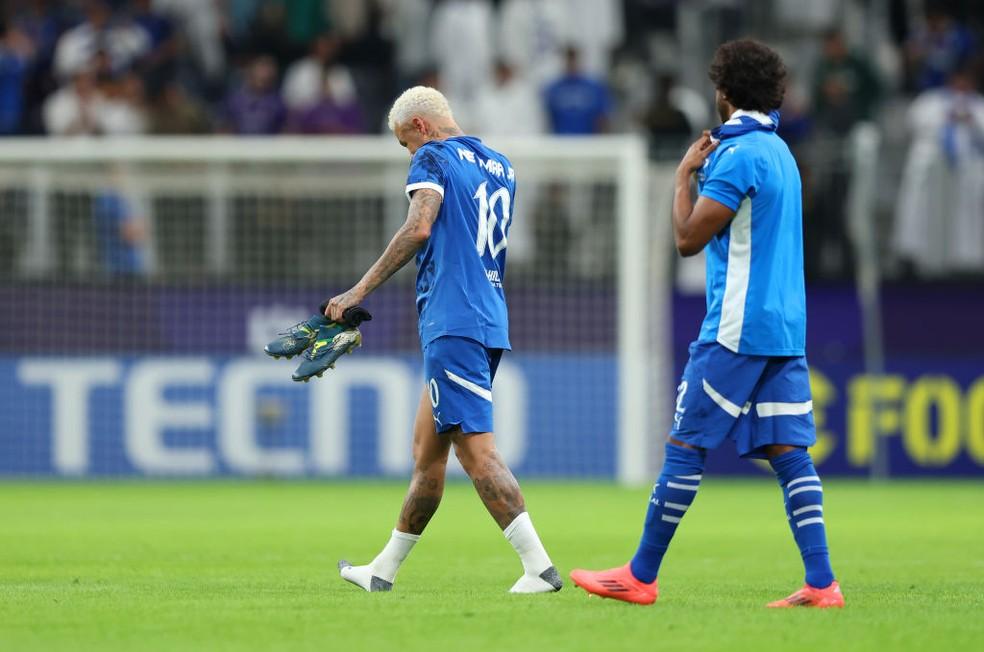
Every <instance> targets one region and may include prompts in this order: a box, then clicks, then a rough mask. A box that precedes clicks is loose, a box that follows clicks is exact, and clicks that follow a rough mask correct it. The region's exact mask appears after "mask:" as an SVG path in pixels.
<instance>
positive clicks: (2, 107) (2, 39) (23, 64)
mask: <svg viewBox="0 0 984 652" xmlns="http://www.w3.org/2000/svg"><path fill="white" fill-rule="evenodd" d="M32 54H33V46H32V44H31V41H30V40H29V39H28V38H27V37H26V36H25V35H24V34H22V33H21V32H20V31H19V30H17V29H15V28H14V27H10V26H7V25H4V24H0V136H9V135H11V134H14V133H17V132H18V130H19V129H20V125H21V116H22V115H23V113H24V82H25V78H26V77H27V71H28V65H29V63H30V59H31V56H32Z"/></svg>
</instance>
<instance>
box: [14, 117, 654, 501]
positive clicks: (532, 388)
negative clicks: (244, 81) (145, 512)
mask: <svg viewBox="0 0 984 652" xmlns="http://www.w3.org/2000/svg"><path fill="white" fill-rule="evenodd" d="M488 144H489V145H490V146H492V147H493V148H495V149H497V150H499V151H501V152H503V153H504V154H505V155H506V156H507V157H509V158H510V160H511V162H512V164H513V166H514V168H515V170H516V176H517V188H518V189H517V197H516V203H515V206H514V208H513V214H514V219H513V224H512V226H511V231H510V234H509V242H508V252H509V256H508V261H509V263H508V273H507V277H506V292H507V298H508V299H509V304H510V319H511V333H512V339H513V347H514V352H513V354H511V355H510V356H507V357H506V359H505V360H506V364H504V365H503V368H502V373H501V375H500V376H499V377H498V378H497V382H496V384H495V392H496V393H495V396H496V424H497V427H496V430H497V436H498V438H499V439H500V442H501V445H502V448H503V451H504V455H505V456H506V458H507V460H509V461H510V462H511V463H512V464H514V465H515V466H516V467H517V472H519V473H522V474H523V475H524V476H539V477H573V478H577V477H589V478H611V479H617V480H619V481H621V482H624V483H628V484H641V483H644V482H648V481H649V480H650V479H651V476H652V474H653V471H654V466H656V465H658V462H659V451H658V450H657V449H658V448H659V447H657V446H654V442H658V441H659V440H660V439H661V438H662V437H663V436H664V435H663V433H662V431H663V430H665V427H666V419H667V418H668V415H667V413H666V406H667V405H669V403H670V402H671V396H670V395H671V392H670V388H669V382H670V376H671V374H672V367H673V365H672V359H671V353H670V350H671V347H670V344H669V337H670V335H671V333H670V329H669V328H668V324H669V319H670V295H669V288H670V280H669V279H670V276H669V264H670V251H671V248H670V246H669V242H668V240H667V237H668V235H669V228H668V215H667V210H668V208H669V204H668V201H669V194H668V192H669V190H670V187H669V182H668V178H669V174H670V173H668V172H667V171H666V170H663V169H661V168H653V169H651V168H650V165H649V163H648V161H647V158H646V149H645V145H644V142H643V141H642V140H641V139H640V138H637V137H634V136H602V137H592V138H552V137H544V138H522V139H504V138H503V139H500V138H494V139H489V141H488ZM408 162H409V159H408V156H407V154H406V151H405V150H403V149H402V148H400V147H399V146H398V145H397V144H396V143H395V142H394V141H393V139H392V138H388V137H369V136H367V137H346V138H302V137H278V138H237V137H224V136H214V137H204V138H192V137H175V138H113V139H100V140H95V139H85V138H79V139H56V138H52V139H27V138H14V139H5V140H4V142H3V144H2V146H0V211H2V214H3V224H2V227H0V228H2V230H0V247H2V249H3V253H4V257H5V258H6V260H5V261H4V263H3V265H2V267H0V298H2V312H0V326H2V328H0V474H3V475H10V474H41V475H43V474H94V475H102V474H105V475H140V474H150V475H153V474H157V475H209V474H272V475H316V476H317V475H328V476H348V475H356V476H360V475H387V474H397V473H401V472H402V471H403V470H405V469H406V468H408V465H409V445H408V444H409V435H410V432H409V431H410V426H411V423H412V413H413V409H414V408H415V406H416V401H417V399H419V395H420V394H419V392H420V390H419V387H421V386H422V384H421V383H419V382H418V376H419V346H418V344H417V342H416V314H415V310H414V307H413V272H412V271H411V270H409V269H407V270H403V271H401V272H400V273H399V274H397V275H396V277H394V279H392V280H391V281H390V282H389V283H387V284H386V285H385V286H384V287H383V288H380V290H379V291H377V293H376V294H375V295H373V296H372V297H370V298H369V300H368V302H367V303H368V305H369V307H370V308H371V309H373V310H374V312H376V313H377V315H378V319H377V320H374V321H373V322H372V323H371V324H367V325H366V327H365V329H364V332H365V339H366V346H365V347H364V348H363V350H361V351H359V352H358V353H357V354H355V355H354V356H351V357H348V358H346V359H345V360H343V361H341V362H340V364H339V366H338V369H337V370H335V372H332V373H330V374H326V376H325V378H324V379H321V380H317V381H315V382H312V383H310V386H302V387H297V386H295V385H294V384H292V383H291V382H290V381H289V377H290V371H291V369H292V367H291V366H290V365H289V363H288V364H287V365H286V366H285V365H284V363H283V361H281V362H280V363H279V364H278V363H275V362H274V361H270V360H267V359H265V358H263V357H262V356H258V355H256V352H257V350H258V345H260V344H261V343H262V341H263V339H264V338H265V337H268V336H269V335H270V334H271V333H272V332H275V328H277V327H279V328H283V327H285V326H287V325H289V323H291V321H292V320H294V321H296V320H297V319H300V318H304V317H306V316H307V315H306V314H305V312H310V309H311V308H312V307H313V306H314V305H317V301H320V300H321V299H323V298H325V297H326V296H328V295H330V294H331V293H332V292H337V291H341V290H344V289H346V288H347V287H348V286H349V285H351V284H352V283H354V282H355V281H356V280H357V279H358V277H359V275H360V274H361V273H362V272H363V271H364V270H365V268H367V267H368V265H369V264H371V262H372V261H373V260H374V259H375V257H376V256H378V254H379V253H380V252H381V251H382V249H383V248H384V246H385V244H386V242H387V241H388V239H389V237H390V236H391V235H392V233H393V232H394V231H395V229H396V228H397V227H398V226H399V224H400V223H401V222H402V220H403V218H404V217H405V215H406V198H405V197H404V194H403V186H404V181H405V178H406V170H407V165H408ZM408 267H412V265H410V266H408ZM53 324H58V325H59V326H58V328H59V329H66V330H64V331H61V330H59V332H60V333H63V334H64V335H65V336H64V337H63V336H58V337H52V336H51V334H50V333H49V334H46V331H47V330H48V329H50V328H52V325H53ZM408 415H409V417H411V418H408ZM394 431H395V432H394Z"/></svg>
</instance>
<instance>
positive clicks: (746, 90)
mask: <svg viewBox="0 0 984 652" xmlns="http://www.w3.org/2000/svg"><path fill="white" fill-rule="evenodd" d="M707 76H708V77H710V78H711V81H712V82H714V87H715V88H717V89H718V90H719V91H721V92H722V93H723V94H724V96H725V98H726V99H727V100H728V103H730V104H731V105H732V106H733V107H735V108H736V109H745V110H746V111H761V112H763V113H768V112H769V111H773V110H775V109H778V108H779V106H780V105H781V104H782V98H783V95H785V93H786V66H785V65H784V64H783V62H782V59H780V58H779V55H778V54H776V51H775V50H773V49H772V48H770V47H769V46H767V45H765V44H764V43H759V42H758V41H755V40H752V39H740V40H738V41H728V42H727V43H725V44H723V45H722V46H721V47H719V48H718V49H717V52H715V53H714V60H713V61H711V67H710V70H708V73H707Z"/></svg>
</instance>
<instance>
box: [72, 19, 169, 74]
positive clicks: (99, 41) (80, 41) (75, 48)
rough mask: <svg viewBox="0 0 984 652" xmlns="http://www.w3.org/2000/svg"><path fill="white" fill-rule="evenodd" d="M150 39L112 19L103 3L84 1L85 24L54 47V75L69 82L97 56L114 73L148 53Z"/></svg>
mask: <svg viewBox="0 0 984 652" xmlns="http://www.w3.org/2000/svg"><path fill="white" fill-rule="evenodd" d="M150 46H151V39H150V36H149V35H148V34H147V32H146V31H144V29H143V28H141V27H140V26H139V25H137V24H135V23H133V22H132V21H130V20H127V19H124V18H116V19H114V17H113V13H112V9H111V7H110V6H109V2H108V1H107V0H87V2H86V3H85V20H84V21H83V22H82V24H80V25H78V26H77V27H74V28H72V29H70V30H68V31H67V32H65V33H64V34H63V35H62V37H61V38H60V39H58V43H57V45H56V46H55V74H56V75H57V76H58V77H59V78H60V79H69V78H71V77H72V76H73V75H75V73H77V72H79V71H80V70H81V69H83V68H85V67H86V66H88V65H89V62H91V61H92V60H93V58H94V57H95V56H96V54H97V53H98V52H105V53H106V55H107V56H108V57H109V61H110V64H111V65H112V68H113V71H114V72H119V71H121V70H125V69H126V68H128V67H129V66H130V65H131V64H132V63H133V62H135V61H136V60H137V59H138V58H139V57H140V56H142V55H143V54H145V53H146V52H148V51H149V49H150Z"/></svg>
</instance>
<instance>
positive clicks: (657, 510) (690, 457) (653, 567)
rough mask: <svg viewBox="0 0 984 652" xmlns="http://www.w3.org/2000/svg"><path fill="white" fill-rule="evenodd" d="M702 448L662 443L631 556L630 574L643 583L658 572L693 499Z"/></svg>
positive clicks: (701, 462) (700, 466) (699, 473)
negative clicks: (662, 457)
mask: <svg viewBox="0 0 984 652" xmlns="http://www.w3.org/2000/svg"><path fill="white" fill-rule="evenodd" d="M705 456H706V453H705V452H704V451H703V450H697V449H693V448H684V447H683V446H676V445H674V444H667V445H666V461H665V462H663V472H662V473H661V474H660V476H659V480H657V481H656V485H655V486H654V487H653V494H652V496H651V497H650V498H649V511H648V512H646V526H645V528H644V529H643V531H642V540H641V541H640V542H639V549H638V550H637V551H636V554H635V557H633V558H632V564H631V568H632V574H633V575H635V577H636V579H637V580H639V581H640V582H645V583H646V584H649V583H651V582H652V581H653V580H655V579H656V575H657V574H659V565H660V564H661V563H662V561H663V555H665V554H666V549H667V547H669V545H670V539H672V538H673V533H674V532H676V529H677V524H678V523H679V522H680V519H681V518H683V515H684V513H685V512H686V511H687V508H688V507H690V504H691V503H692V502H694V497H695V496H696V495H697V488H698V487H700V479H701V474H702V473H703V472H704V457H705Z"/></svg>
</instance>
